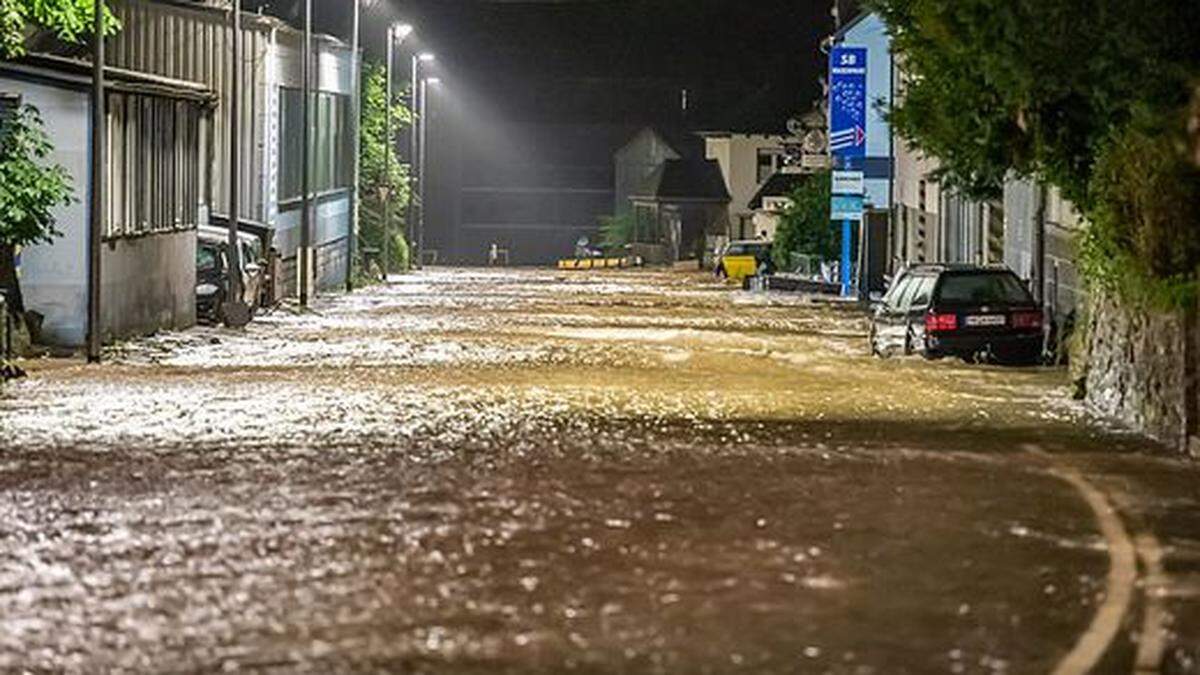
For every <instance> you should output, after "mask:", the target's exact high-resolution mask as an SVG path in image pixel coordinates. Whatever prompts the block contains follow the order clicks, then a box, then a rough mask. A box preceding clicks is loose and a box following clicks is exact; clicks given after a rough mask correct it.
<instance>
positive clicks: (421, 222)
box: [417, 77, 442, 265]
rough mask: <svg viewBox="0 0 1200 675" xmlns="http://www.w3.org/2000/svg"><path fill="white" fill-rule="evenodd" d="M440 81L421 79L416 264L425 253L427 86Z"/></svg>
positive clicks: (427, 135)
mask: <svg viewBox="0 0 1200 675" xmlns="http://www.w3.org/2000/svg"><path fill="white" fill-rule="evenodd" d="M441 82H442V80H441V78H438V77H427V78H425V79H424V80H421V114H420V118H419V119H420V122H421V135H420V143H421V149H420V151H419V152H418V153H417V156H418V157H420V160H421V163H420V165H419V167H418V169H417V172H418V174H419V175H418V179H417V186H418V190H419V191H420V195H419V199H420V202H421V210H420V211H419V212H418V216H417V264H418V265H419V264H421V261H422V259H423V255H424V253H425V167H426V158H427V156H428V154H429V124H428V117H427V115H428V114H429V91H428V87H429V85H433V86H435V87H436V86H437V85H439V84H441Z"/></svg>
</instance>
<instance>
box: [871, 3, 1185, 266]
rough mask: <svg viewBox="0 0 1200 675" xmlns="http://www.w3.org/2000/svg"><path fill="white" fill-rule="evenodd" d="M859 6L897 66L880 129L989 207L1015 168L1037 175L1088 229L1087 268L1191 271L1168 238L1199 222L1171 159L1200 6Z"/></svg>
mask: <svg viewBox="0 0 1200 675" xmlns="http://www.w3.org/2000/svg"><path fill="white" fill-rule="evenodd" d="M868 4H869V5H870V6H871V7H872V8H873V9H875V10H877V11H879V12H880V13H881V14H882V15H883V17H884V20H885V21H886V22H887V24H888V26H889V29H890V30H891V32H892V34H893V36H894V40H893V48H894V50H895V51H896V53H897V59H898V62H899V63H900V64H901V66H902V71H903V72H904V76H903V77H902V78H901V85H900V90H901V93H902V98H901V100H900V102H899V103H898V107H897V108H896V109H895V110H894V111H893V112H892V114H891V121H892V123H893V124H894V127H895V129H896V130H897V132H898V133H899V135H900V136H901V137H903V138H904V139H906V141H907V142H909V143H910V144H911V145H912V146H914V147H915V148H916V149H918V150H920V151H922V152H924V153H925V154H927V155H929V156H932V157H936V158H937V159H938V160H939V162H940V165H941V168H940V169H939V171H938V177H939V178H941V179H942V180H944V182H945V183H946V184H947V185H948V186H949V187H952V188H957V189H959V190H961V191H963V192H965V193H967V194H969V195H971V196H976V197H983V198H995V197H997V196H998V194H999V192H1000V190H1001V189H1002V188H1003V185H1004V181H1005V179H1006V177H1007V176H1009V175H1010V173H1011V174H1016V175H1018V176H1023V177H1036V178H1038V179H1039V180H1044V181H1046V182H1048V183H1050V184H1052V185H1055V186H1057V187H1058V188H1060V189H1061V191H1062V193H1063V195H1064V196H1065V197H1066V198H1067V199H1069V200H1070V201H1072V202H1073V203H1074V204H1075V205H1076V206H1077V207H1078V208H1079V209H1080V210H1081V211H1082V212H1083V214H1084V215H1085V216H1086V217H1087V219H1088V220H1089V221H1090V222H1091V223H1092V227H1093V228H1095V229H1096V231H1093V232H1092V233H1090V234H1089V237H1090V240H1089V241H1090V243H1088V245H1087V246H1086V247H1085V250H1089V251H1098V252H1102V253H1097V258H1098V259H1099V258H1100V257H1103V258H1104V259H1105V260H1110V261H1113V260H1117V261H1119V260H1128V261H1131V262H1130V265H1132V266H1136V267H1138V270H1137V273H1138V274H1142V275H1145V276H1148V277H1149V278H1159V279H1167V278H1178V277H1179V275H1184V276H1186V277H1195V276H1196V267H1197V265H1198V264H1200V249H1198V248H1197V247H1194V246H1189V245H1184V242H1183V241H1181V240H1179V239H1178V238H1177V237H1173V236H1171V235H1170V234H1169V232H1168V231H1172V230H1173V231H1174V232H1185V233H1188V234H1187V236H1188V237H1191V238H1193V239H1195V238H1196V237H1195V233H1196V231H1197V229H1200V203H1198V202H1197V200H1196V199H1195V195H1196V194H1197V191H1196V187H1197V185H1196V182H1195V181H1196V180H1197V176H1196V175H1195V172H1194V171H1188V170H1187V166H1186V163H1185V162H1183V161H1180V158H1181V156H1182V155H1183V153H1184V152H1185V151H1186V148H1187V143H1186V134H1185V120H1186V115H1185V114H1184V112H1185V111H1186V107H1187V104H1188V98H1189V96H1190V95H1191V92H1192V88H1193V86H1194V83H1195V81H1196V80H1197V79H1198V78H1200V40H1197V39H1196V37H1195V30H1196V26H1198V25H1200V2H1196V0H868ZM1131 140H1138V142H1137V143H1136V144H1135V145H1136V148H1135V147H1131V146H1130V145H1129V143H1130V142H1131ZM1115 154H1119V155H1120V156H1121V157H1122V160H1121V161H1120V162H1118V161H1116V160H1114V159H1112V157H1113V156H1114V155H1115ZM1106 158H1107V159H1106ZM1122 162H1124V165H1123V166H1124V169H1125V170H1120V171H1118V170H1116V169H1117V167H1118V166H1120V165H1121V163H1122ZM1151 178H1152V179H1153V180H1150V179H1151ZM1101 221H1103V222H1104V223H1105V224H1103V225H1101V224H1100V223H1101ZM1117 221H1120V224H1119V225H1118V224H1117ZM1097 237H1103V238H1104V241H1098V240H1097V239H1096V238H1097ZM1132 261H1149V262H1139V263H1136V264H1135V263H1133V262H1132ZM1092 269H1094V270H1096V271H1097V273H1098V274H1108V275H1109V276H1111V274H1109V273H1108V272H1100V271H1099V270H1098V269H1097V268H1096V267H1095V266H1092Z"/></svg>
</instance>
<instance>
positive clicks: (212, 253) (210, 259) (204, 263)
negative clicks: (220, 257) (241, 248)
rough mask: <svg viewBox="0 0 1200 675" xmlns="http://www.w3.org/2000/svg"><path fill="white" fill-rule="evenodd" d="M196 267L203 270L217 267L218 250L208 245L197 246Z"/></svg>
mask: <svg viewBox="0 0 1200 675" xmlns="http://www.w3.org/2000/svg"><path fill="white" fill-rule="evenodd" d="M196 269H197V270H198V271H201V272H207V271H209V270H215V269H217V251H216V249H213V248H209V247H207V246H199V247H197V248H196Z"/></svg>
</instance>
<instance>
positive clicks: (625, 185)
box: [613, 127, 704, 215]
mask: <svg viewBox="0 0 1200 675" xmlns="http://www.w3.org/2000/svg"><path fill="white" fill-rule="evenodd" d="M677 159H691V160H696V159H704V141H703V140H701V138H700V137H699V136H696V135H695V134H691V133H687V132H682V131H667V130H665V129H663V128H660V127H644V128H643V129H641V130H639V131H638V132H637V133H636V134H634V135H633V137H632V138H631V139H629V142H627V143H626V144H625V145H623V146H621V148H620V149H619V150H617V152H616V155H615V156H614V164H615V166H616V184H615V192H616V195H615V200H614V202H613V209H614V210H613V213H614V214H617V215H619V214H624V213H629V212H630V211H631V210H632V208H633V205H632V203H631V202H630V201H629V198H630V196H632V195H633V194H634V192H636V191H637V190H638V188H640V187H642V186H643V185H644V184H645V183H646V181H647V180H648V179H649V178H650V176H651V175H652V174H653V173H654V172H655V171H657V170H658V168H659V167H661V166H662V165H663V163H664V162H666V161H667V160H677Z"/></svg>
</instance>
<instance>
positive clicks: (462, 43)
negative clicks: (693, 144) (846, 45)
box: [247, 0, 849, 130]
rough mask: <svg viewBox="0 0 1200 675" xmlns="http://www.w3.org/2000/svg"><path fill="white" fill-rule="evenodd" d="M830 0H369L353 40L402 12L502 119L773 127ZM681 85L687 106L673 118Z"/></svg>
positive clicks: (338, 13)
mask: <svg viewBox="0 0 1200 675" xmlns="http://www.w3.org/2000/svg"><path fill="white" fill-rule="evenodd" d="M249 4H250V2H249V0H248V2H247V5H249ZM348 4H349V3H348V2H335V1H333V0H314V3H313V7H314V12H315V21H316V24H317V28H318V30H322V31H324V32H329V33H332V34H335V35H338V36H341V37H344V38H346V39H348V38H349V34H350V12H349V11H347V8H346V6H347V5H348ZM831 4H832V3H831V2H830V0H557V1H542V2H536V1H512V0H507V1H506V0H491V1H486V0H395V1H394V2H388V0H375V2H373V3H371V5H372V6H370V7H368V8H367V10H366V11H365V14H364V32H363V41H364V46H365V47H366V49H367V57H368V58H369V59H379V58H380V57H381V56H382V49H383V44H384V30H385V28H386V26H387V25H388V24H389V23H391V22H392V21H405V22H408V23H412V24H413V25H414V26H416V28H417V33H416V35H415V37H416V38H417V40H413V41H412V43H411V44H408V45H406V48H417V47H419V48H422V49H429V50H432V51H434V52H436V53H437V54H438V57H439V64H440V66H439V67H440V68H441V69H442V70H443V72H442V75H443V76H444V78H445V80H446V81H447V83H454V84H455V85H456V86H458V87H459V88H468V89H470V90H471V91H472V93H473V94H474V95H475V96H478V97H481V100H486V101H487V102H488V104H489V105H490V106H492V107H494V109H495V110H497V111H499V113H500V114H503V115H504V116H506V117H509V118H512V119H519V120H536V121H542V122H564V123H574V122H619V123H641V122H654V121H661V120H668V121H683V122H685V123H686V125H687V126H690V127H692V128H695V129H739V128H741V129H745V130H753V129H759V130H761V129H762V128H763V127H770V128H773V129H782V127H783V124H784V122H785V121H786V119H787V117H788V116H789V115H791V114H794V113H797V112H803V111H805V110H807V109H808V108H809V107H810V105H811V103H812V101H813V100H814V97H815V96H817V95H818V94H819V91H820V85H819V82H818V78H819V76H820V74H821V72H822V71H823V69H824V68H823V65H822V63H823V62H822V55H821V53H820V52H819V49H818V45H819V43H820V41H821V39H822V38H823V37H824V36H826V35H828V34H829V33H830V32H831V31H832V29H833V20H832V18H831V17H830V11H829V10H830V7H831ZM844 4H845V3H844ZM300 7H301V5H300V3H299V2H297V1H296V0H273V1H272V2H270V3H269V6H268V8H267V11H268V12H270V13H273V14H276V15H278V16H281V17H282V18H284V19H286V20H288V21H290V22H292V23H294V24H297V25H298V24H299V20H300V16H301V15H300V11H301V10H300ZM842 11H843V13H844V14H846V15H848V14H849V12H847V10H846V9H845V8H843V10H842ZM418 43H419V44H418ZM684 89H687V90H688V92H689V95H688V100H689V110H688V113H687V116H686V119H683V120H675V119H674V117H677V116H678V115H680V108H681V107H682V106H681V105H680V101H681V98H682V90H684Z"/></svg>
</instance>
